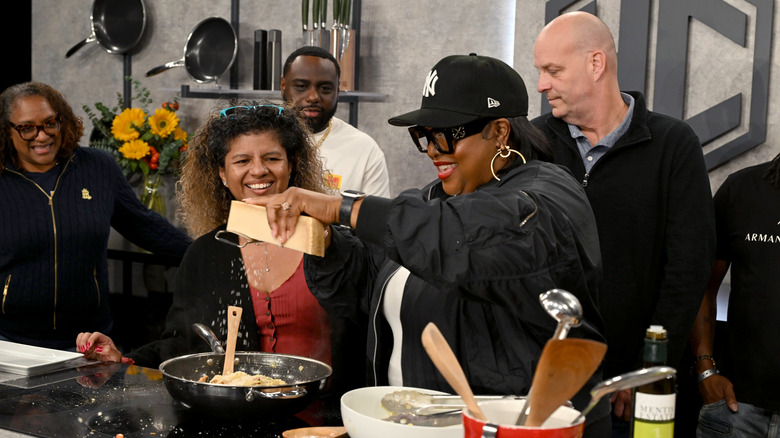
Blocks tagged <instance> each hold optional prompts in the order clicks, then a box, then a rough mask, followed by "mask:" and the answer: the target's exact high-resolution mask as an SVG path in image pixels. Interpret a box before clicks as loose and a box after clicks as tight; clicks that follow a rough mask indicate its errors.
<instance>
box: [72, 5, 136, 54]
mask: <svg viewBox="0 0 780 438" xmlns="http://www.w3.org/2000/svg"><path fill="white" fill-rule="evenodd" d="M90 20H91V22H92V34H91V35H90V36H88V37H87V38H86V39H84V40H82V41H80V42H79V43H78V44H76V45H75V46H73V47H71V49H70V50H68V53H66V54H65V57H66V58H70V56H71V55H73V54H74V53H76V51H77V50H79V49H80V48H82V47H84V46H86V45H87V44H89V43H91V42H93V41H97V43H98V44H99V45H100V47H102V48H103V49H104V50H105V51H106V52H108V53H116V54H122V53H125V52H127V51H129V50H130V49H132V48H133V47H135V46H136V45H137V44H138V43H139V42H140V41H141V37H142V36H143V34H144V29H145V28H146V8H145V7H144V2H143V0H95V2H94V3H93V4H92V15H91V16H90Z"/></svg>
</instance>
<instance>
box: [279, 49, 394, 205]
mask: <svg viewBox="0 0 780 438" xmlns="http://www.w3.org/2000/svg"><path fill="white" fill-rule="evenodd" d="M340 76H341V69H340V68H339V65H338V62H336V58H334V57H333V56H332V55H331V54H330V53H329V52H328V51H327V50H324V49H322V48H320V47H314V46H305V47H301V48H299V49H297V50H295V51H294V52H292V53H291V54H290V56H288V57H287V60H286V61H285V63H284V70H283V72H282V82H281V88H282V98H283V99H284V100H285V101H286V102H289V103H292V104H294V105H295V106H297V107H298V108H299V109H300V110H301V111H302V112H303V114H304V115H305V116H306V119H307V120H308V122H309V128H310V129H311V131H312V133H313V134H312V141H313V142H314V145H315V147H317V149H318V150H319V153H320V157H321V158H322V159H323V164H324V165H325V170H326V171H327V172H328V183H329V186H330V188H331V189H333V190H335V191H344V190H356V191H359V192H364V193H366V194H369V195H375V196H383V197H389V196H390V181H389V177H388V173H387V163H386V162H385V155H384V153H383V152H382V150H381V149H380V148H379V145H377V143H376V142H375V141H374V139H372V138H371V137H370V136H369V135H368V134H366V133H364V132H362V131H360V130H358V129H357V128H355V127H353V126H352V125H350V124H349V123H346V122H344V121H343V120H341V119H339V118H337V117H334V114H336V108H337V107H338V100H339V77H340Z"/></svg>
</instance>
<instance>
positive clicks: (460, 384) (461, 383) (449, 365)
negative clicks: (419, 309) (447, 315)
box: [422, 322, 487, 421]
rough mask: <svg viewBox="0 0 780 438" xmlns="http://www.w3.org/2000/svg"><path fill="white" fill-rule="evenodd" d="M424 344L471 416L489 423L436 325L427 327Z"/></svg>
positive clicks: (456, 359) (430, 324) (429, 324)
mask: <svg viewBox="0 0 780 438" xmlns="http://www.w3.org/2000/svg"><path fill="white" fill-rule="evenodd" d="M422 344H423V347H425V351H426V352H427V353H428V356H429V357H430V358H431V360H432V361H433V364H434V365H436V369H438V370H439V372H440V373H441V374H442V376H444V378H445V379H446V380H447V383H449V384H450V386H452V389H454V390H455V392H456V393H457V394H458V395H459V396H460V398H462V399H463V401H464V402H465V403H466V407H467V408H468V409H469V411H471V414H472V415H474V417H475V418H477V419H480V420H482V421H487V417H485V414H484V413H483V412H482V409H480V408H479V405H478V404H477V400H476V399H475V398H474V393H473V392H472V391H471V386H469V382H468V380H466V374H464V373H463V368H461V366H460V362H458V358H457V357H455V353H453V352H452V349H451V348H450V344H448V343H447V340H446V339H445V338H444V335H442V334H441V331H439V328H438V327H436V324H434V323H432V322H429V323H428V325H426V326H425V328H424V329H423V332H422Z"/></svg>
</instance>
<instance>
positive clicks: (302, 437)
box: [282, 426, 349, 438]
mask: <svg viewBox="0 0 780 438" xmlns="http://www.w3.org/2000/svg"><path fill="white" fill-rule="evenodd" d="M282 436H283V437H284V438H342V437H348V436H349V435H347V428H346V427H343V426H319V427H300V428H298V429H290V430H285V431H284V432H282Z"/></svg>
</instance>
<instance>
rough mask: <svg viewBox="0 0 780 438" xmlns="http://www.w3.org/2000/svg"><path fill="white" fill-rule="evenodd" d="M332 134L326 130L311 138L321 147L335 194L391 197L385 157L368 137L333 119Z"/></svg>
mask: <svg viewBox="0 0 780 438" xmlns="http://www.w3.org/2000/svg"><path fill="white" fill-rule="evenodd" d="M331 120H332V125H331V127H330V132H328V128H325V129H324V130H322V131H321V132H317V133H315V134H313V135H312V141H313V142H314V144H315V145H316V144H317V143H319V141H320V140H321V139H322V137H323V136H324V135H325V133H326V132H327V133H328V134H327V137H325V141H323V142H322V145H320V147H319V153H320V157H321V158H322V161H323V165H324V166H325V170H326V171H327V172H328V181H329V182H330V185H331V188H333V189H334V190H335V191H338V192H342V191H344V190H357V191H360V192H365V193H367V194H369V195H374V196H383V197H385V198H389V197H390V178H389V176H388V173H387V163H386V162H385V154H384V153H383V152H382V149H380V148H379V145H378V144H377V143H376V141H374V139H373V138H371V137H370V136H369V135H368V134H366V133H365V132H363V131H360V130H358V129H357V128H355V127H354V126H352V125H350V124H349V123H347V122H345V121H343V120H341V119H338V118H336V117H333V118H332V119H331Z"/></svg>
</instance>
